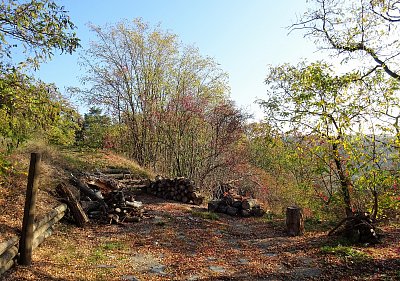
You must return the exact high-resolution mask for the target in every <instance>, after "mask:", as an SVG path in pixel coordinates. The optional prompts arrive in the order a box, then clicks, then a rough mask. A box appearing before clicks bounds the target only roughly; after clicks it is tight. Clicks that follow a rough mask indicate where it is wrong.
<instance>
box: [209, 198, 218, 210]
mask: <svg viewBox="0 0 400 281" xmlns="http://www.w3.org/2000/svg"><path fill="white" fill-rule="evenodd" d="M220 203H221V200H211V201H210V202H208V211H209V212H216V211H217V209H218V206H219V205H220Z"/></svg>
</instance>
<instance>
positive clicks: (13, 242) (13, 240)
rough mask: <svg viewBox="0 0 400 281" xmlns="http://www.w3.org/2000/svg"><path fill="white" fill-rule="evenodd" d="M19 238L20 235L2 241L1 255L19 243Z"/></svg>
mask: <svg viewBox="0 0 400 281" xmlns="http://www.w3.org/2000/svg"><path fill="white" fill-rule="evenodd" d="M18 240H19V237H18V236H13V237H11V238H10V239H8V240H7V241H4V242H3V243H0V255H2V254H3V253H4V252H5V251H7V250H8V249H9V248H11V247H12V246H15V245H17V243H18Z"/></svg>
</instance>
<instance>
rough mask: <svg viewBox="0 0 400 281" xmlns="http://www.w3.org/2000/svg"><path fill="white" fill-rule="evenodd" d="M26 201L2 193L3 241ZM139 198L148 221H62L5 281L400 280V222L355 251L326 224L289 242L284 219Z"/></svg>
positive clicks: (43, 202)
mask: <svg viewBox="0 0 400 281" xmlns="http://www.w3.org/2000/svg"><path fill="white" fill-rule="evenodd" d="M56 170H57V169H55V171H56ZM53 172H54V171H53ZM22 197H23V196H21V192H19V193H18V192H15V191H8V192H6V194H3V195H2V194H0V201H1V202H0V203H1V204H0V211H1V212H0V238H1V239H0V242H1V241H2V240H4V239H5V238H7V237H8V236H9V235H11V234H15V233H17V232H18V230H17V229H18V227H19V225H20V220H19V219H18V218H19V217H20V218H21V217H22V216H21V214H20V213H21V210H20V209H21V208H16V207H15V206H16V204H18V205H20V203H18V202H19V201H21V198H22ZM47 197H48V195H47V196H44V195H43V196H42V197H39V206H38V208H39V210H42V209H43V210H45V209H46V207H47V208H49V206H51V205H54V203H56V202H53V201H54V199H49V198H47ZM10 198H12V199H11V200H10ZM7 199H8V200H7ZM52 200H53V201H52ZM136 200H139V201H142V202H143V203H144V207H145V218H144V219H143V220H142V221H140V222H138V223H128V224H125V225H124V226H120V225H99V224H95V223H90V224H89V225H87V226H86V227H84V228H77V227H75V226H74V225H73V224H71V223H69V222H68V221H65V220H64V221H61V223H58V226H57V228H56V231H55V232H54V234H53V235H52V236H51V237H49V238H48V239H46V240H45V242H44V243H43V244H41V246H40V247H38V248H37V249H36V250H35V251H34V254H33V263H32V266H30V267H24V266H16V267H14V268H13V269H11V270H10V271H8V272H7V273H5V274H3V275H2V276H1V277H0V281H11V280H21V281H24V280H54V281H67V280H71V281H73V280H74V281H75V280H88V281H94V280H121V281H123V280H126V281H138V280H141V281H143V280H189V281H190V280H192V281H193V280H199V281H200V280H201V281H206V280H207V281H211V280H255V281H256V280H400V225H399V224H397V225H396V224H390V225H385V226H381V228H380V229H381V230H382V232H383V238H382V243H380V244H376V245H358V246H349V245H346V244H345V243H344V241H342V240H340V239H339V238H335V237H328V236H327V231H326V230H327V228H324V227H323V225H316V224H307V225H306V233H305V235H303V236H299V237H288V236H287V235H286V233H285V231H284V221H283V220H282V219H277V218H274V219H272V218H267V217H263V218H236V217H230V216H228V215H224V214H218V215H216V214H213V213H208V212H207V211H206V209H204V208H202V207H197V206H193V205H189V204H182V203H178V202H173V201H165V200H163V199H159V198H155V197H151V196H149V195H145V194H141V193H138V194H137V197H136ZM16 213H17V216H15V214H16Z"/></svg>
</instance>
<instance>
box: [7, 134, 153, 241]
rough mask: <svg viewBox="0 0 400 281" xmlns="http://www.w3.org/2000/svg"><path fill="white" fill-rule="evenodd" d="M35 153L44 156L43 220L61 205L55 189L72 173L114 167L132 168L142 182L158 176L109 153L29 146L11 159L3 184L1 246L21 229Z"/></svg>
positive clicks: (40, 200)
mask: <svg viewBox="0 0 400 281" xmlns="http://www.w3.org/2000/svg"><path fill="white" fill-rule="evenodd" d="M32 152H38V153H41V155H42V161H41V168H40V177H39V192H38V198H37V204H36V210H37V214H38V216H39V217H40V216H41V215H44V214H46V213H47V212H48V211H49V210H51V209H52V208H53V207H55V206H56V205H57V204H59V202H58V201H57V200H56V199H55V197H54V189H55V187H56V186H57V185H58V184H59V183H60V182H64V181H67V180H68V178H69V177H70V174H71V173H76V172H78V171H81V172H90V171H94V170H96V169H100V170H101V169H103V168H106V167H109V166H113V167H124V168H128V169H130V170H131V171H132V174H134V175H136V176H137V177H138V178H150V177H153V176H154V175H153V173H151V172H149V171H147V170H145V169H143V168H141V167H140V166H139V165H138V164H137V163H136V162H134V161H131V160H128V159H125V158H123V157H121V156H119V155H116V154H114V153H112V152H109V151H94V150H80V149H66V148H57V147H54V146H50V145H48V144H46V143H43V142H41V141H31V142H28V143H26V144H25V145H24V146H23V147H20V148H19V149H17V150H16V151H15V152H14V153H13V154H12V155H9V156H7V160H9V161H10V162H11V163H12V167H11V168H10V173H9V174H8V175H7V178H6V179H4V180H3V181H0V182H4V184H2V185H1V186H0V242H2V241H5V240H7V239H8V238H9V237H11V236H13V235H16V234H18V233H19V229H20V228H21V225H22V217H23V207H24V202H25V192H26V183H27V176H28V170H29V161H30V153H32Z"/></svg>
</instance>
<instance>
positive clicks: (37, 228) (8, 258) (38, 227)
mask: <svg viewBox="0 0 400 281" xmlns="http://www.w3.org/2000/svg"><path fill="white" fill-rule="evenodd" d="M66 210H67V205H65V204H61V205H59V206H57V207H55V208H54V209H53V210H52V211H50V212H49V213H48V214H47V215H45V216H44V217H43V218H42V219H41V220H40V221H38V222H35V223H34V225H33V241H32V249H35V248H37V247H38V246H39V245H40V244H41V243H42V242H43V241H44V240H45V239H46V238H47V237H49V236H50V235H51V234H52V233H53V231H54V224H55V223H56V222H58V221H59V220H61V218H62V217H63V216H64V214H65V211H66ZM19 241H20V237H18V236H14V237H12V238H10V239H9V240H7V241H5V242H3V243H0V275H2V274H3V273H4V272H6V271H7V270H9V269H10V268H11V267H12V266H13V265H14V264H15V262H16V260H17V257H18V254H19V250H18V244H19Z"/></svg>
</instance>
